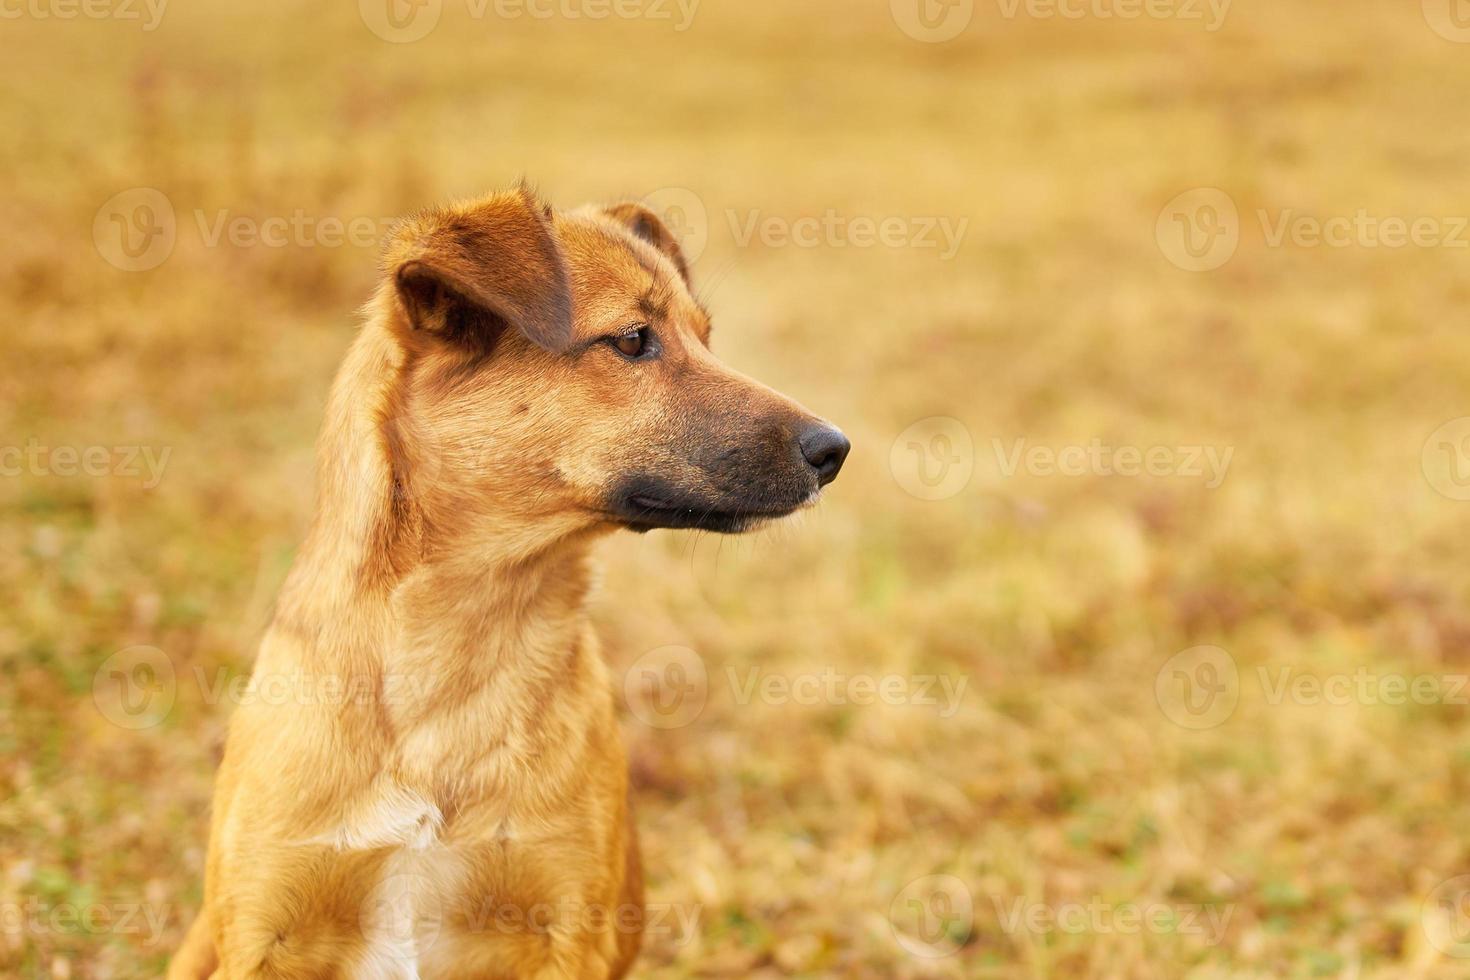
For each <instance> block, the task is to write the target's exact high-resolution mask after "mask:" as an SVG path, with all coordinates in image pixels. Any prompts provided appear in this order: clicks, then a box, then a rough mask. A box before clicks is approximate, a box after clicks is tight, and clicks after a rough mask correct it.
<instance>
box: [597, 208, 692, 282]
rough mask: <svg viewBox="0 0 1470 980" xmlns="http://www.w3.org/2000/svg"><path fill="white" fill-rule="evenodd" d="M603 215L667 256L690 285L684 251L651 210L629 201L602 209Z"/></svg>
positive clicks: (677, 240)
mask: <svg viewBox="0 0 1470 980" xmlns="http://www.w3.org/2000/svg"><path fill="white" fill-rule="evenodd" d="M603 213H604V214H606V215H607V216H608V217H610V218H612V219H613V220H615V221H619V222H622V223H623V224H624V225H626V226H627V227H628V230H629V231H631V232H633V234H634V235H636V236H638V237H639V238H641V239H643V240H644V241H645V242H647V243H648V244H650V245H652V246H653V247H654V248H656V249H658V250H659V251H660V252H662V253H664V254H665V255H667V256H668V257H669V259H670V261H672V262H673V263H674V267H675V268H677V269H678V270H679V275H680V276H682V277H683V278H684V282H685V283H686V284H690V285H692V283H690V279H689V263H688V262H686V261H685V259H684V250H683V249H681V248H680V247H679V239H677V238H675V237H674V233H673V232H671V231H669V227H668V225H666V224H664V223H663V221H662V220H661V219H660V218H659V216H658V215H656V214H654V213H653V211H652V210H651V209H649V208H647V207H645V206H644V205H642V204H639V203H637V202H634V201H630V202H627V203H624V204H614V205H612V206H611V207H607V208H603Z"/></svg>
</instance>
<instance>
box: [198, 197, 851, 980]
mask: <svg viewBox="0 0 1470 980" xmlns="http://www.w3.org/2000/svg"><path fill="white" fill-rule="evenodd" d="M709 336H710V321H709V316H708V315H707V314H706V313H705V311H704V310H703V309H701V308H700V306H699V304H698V303H697V302H696V301H695V300H694V298H693V296H692V295H691V293H690V289H689V271H688V268H687V266H686V264H685V261H684V258H683V256H682V254H681V253H680V251H679V246H678V245H677V244H676V242H675V241H674V238H673V236H672V235H670V234H669V232H668V231H667V229H666V228H665V227H664V226H663V225H662V224H661V223H660V222H659V220H658V219H657V218H656V217H654V215H653V214H652V213H650V212H649V211H647V210H646V209H644V208H642V207H640V206H638V205H634V204H625V205H620V206H617V207H612V208H606V209H598V208H589V209H584V210H581V211H577V212H574V213H570V214H559V213H554V212H553V211H552V210H551V209H550V208H548V207H546V206H544V205H542V204H541V203H539V202H538V201H537V200H536V199H535V197H534V196H533V195H532V194H531V193H530V192H529V191H528V190H527V189H525V188H522V189H520V190H517V191H512V192H509V193H503V194H497V195H494V196H491V197H489V198H487V199H484V200H481V201H477V202H474V203H470V204H466V205H462V206H456V207H451V208H446V209H442V210H436V211H433V212H430V213H427V214H425V215H423V216H420V217H418V218H416V219H413V220H410V221H408V222H406V223H405V224H404V225H403V226H402V227H401V228H400V229H399V230H398V231H397V232H396V233H395V234H394V236H393V237H392V240H391V242H390V244H389V246H388V249H387V254H386V276H385V281H384V283H383V285H382V286H381V288H380V289H379V290H378V292H377V295H376V297H375V298H374V299H373V301H372V302H371V303H370V304H369V307H368V317H367V322H366V325H365V326H364V328H363V330H362V333H361V335H360V336H359V337H358V339H357V341H356V343H355V344H354V345H353V347H352V350H351V352H350V353H349V354H348V357H347V361H346V363H345V365H344V366H343V368H342V371H341V373H340V375H339V376H338V378H337V381H336V384H335V386H334V388H333V391H332V396H331V401H330V404H329V406H328V411H327V420H326V425H325V427H324V430H323V432H322V436H321V442H320V449H319V467H320V473H321V476H320V490H319V493H320V500H319V503H318V511H317V515H316V518H315V521H314V524H313V526H312V530H311V533H310V535H309V537H308V539H307V541H306V543H305V545H304V546H303V548H302V551H301V554H300V557H299V558H298V560H297V562H296V565H295V567H294V568H293V569H292V572H291V575H290V578H289V579H288V581H287V583H286V586H285V588H284V590H283V592H282V594H281V597H280V601H279V605H278V609H277V612H276V616H275V619H274V621H273V623H272V625H271V627H270V630H269V631H268V633H267V634H266V636H265V638H264V640H263V642H262V645H261V649H260V655H259V659H258V662H257V665H256V668H255V673H254V676H253V678H252V682H251V688H250V696H249V697H247V698H245V699H244V703H243V704H242V705H241V706H240V708H239V710H237V712H236V713H235V715H234V718H233V719H232V721H231V725H230V737H229V742H228V745H227V748H226V751H225V758H224V762H223V764H222V765H221V767H220V773H219V781H218V785H217V788H216V792H215V799H214V816H213V826H212V831H211V841H210V851H209V861H208V869H207V874H206V887H205V907H204V910H203V911H202V913H201V914H200V916H199V918H198V920H197V921H196V922H195V924H194V926H193V927H192V929H191V930H190V932H189V935H188V938H187V939H186V940H185V943H184V947H183V949H182V950H181V951H180V952H179V953H178V955H177V956H176V957H175V959H174V962H173V965H172V967H171V969H170V972H169V976H170V977H171V978H174V980H185V978H187V980H195V978H206V977H214V978H215V980H257V978H258V980H267V978H269V980H329V978H371V980H408V978H424V980H431V978H452V980H468V978H502V977H503V978H520V977H539V978H552V977H568V978H572V977H575V978H583V977H589V978H590V977H597V978H603V977H619V976H622V975H623V974H624V973H625V972H626V971H627V969H628V966H629V964H630V963H631V962H632V960H633V957H634V956H635V955H636V952H637V948H638V941H639V931H640V928H641V917H642V889H641V881H640V874H639V863H638V850H637V842H636V839H635V836H634V829H633V825H632V822H631V820H630V817H629V812H628V780H627V772H626V765H625V762H624V757H623V749H622V746H621V744H620V741H619V737H618V728H617V725H616V722H615V718H614V707H613V695H612V689H611V685H610V683H609V680H608V676H607V671H606V668H605V667H604V665H603V662H602V659H601V655H600V653H599V650H598V646H597V640H596V637H595V636H594V635H593V633H592V631H591V630H590V628H589V626H588V620H587V615H586V612H585V609H584V607H585V603H586V599H587V593H588V586H589V569H588V551H589V547H590V545H591V544H592V542H593V541H594V540H595V539H597V538H598V537H600V536H601V535H603V534H605V533H606V532H608V531H610V530H612V529H615V528H619V527H625V528H632V529H634V530H638V531H647V530H650V529H653V528H703V529H706V530H712V531H718V532H729V533H733V532H738V531H741V530H745V529H747V528H749V527H751V526H753V525H755V524H757V523H759V522H761V521H763V520H767V519H771V518H777V517H781V516H783V515H786V514H790V513H791V512H792V511H795V510H796V509H798V508H800V507H802V506H804V505H806V504H808V503H810V502H812V501H813V500H814V499H815V498H816V496H817V494H818V492H819V490H820V488H821V487H822V486H823V485H825V484H826V483H828V482H829V481H830V480H831V479H832V478H833V477H834V476H836V474H837V471H838V469H839V468H841V466H842V462H843V459H844V458H845V457H846V455H847V450H848V444H847V440H846V439H844V438H843V436H842V434H841V433H840V432H838V431H837V430H836V429H834V428H832V427H831V426H830V425H827V424H825V423H823V422H820V421H818V420H817V419H815V418H813V417H812V416H811V415H809V414H808V413H807V412H806V411H804V410H803V409H802V408H801V407H800V406H798V405H796V404H794V403H793V402H791V401H790V400H788V399H786V398H783V397H782V396H781V395H778V394H777V393H775V392H773V391H771V390H770V389H768V388H765V387H763V386H761V385H760V384H758V383H756V382H754V381H751V380H750V379H748V378H745V377H742V376H741V375H739V374H737V373H735V372H734V371H731V370H729V369H728V368H725V367H723V366H722V365H721V364H720V363H719V362H718V361H716V360H715V358H714V357H713V356H712V355H711V354H710V352H709V349H708V345H709ZM507 910H509V911H510V913H511V914H506V913H507Z"/></svg>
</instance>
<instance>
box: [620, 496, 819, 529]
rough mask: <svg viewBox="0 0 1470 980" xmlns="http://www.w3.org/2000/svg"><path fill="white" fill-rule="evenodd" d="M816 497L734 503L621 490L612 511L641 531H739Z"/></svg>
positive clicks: (778, 516)
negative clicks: (623, 491) (622, 491)
mask: <svg viewBox="0 0 1470 980" xmlns="http://www.w3.org/2000/svg"><path fill="white" fill-rule="evenodd" d="M815 497H816V494H815V493H810V494H806V495H804V496H802V497H801V498H800V499H797V500H793V501H773V500H763V501H759V502H752V503H748V504H746V503H740V504H732V503H730V502H725V501H721V502H707V501H699V500H695V499H692V498H689V497H683V496H675V495H673V494H664V493H656V492H650V491H648V490H638V491H632V492H628V493H624V494H619V495H618V497H617V504H616V506H615V507H614V508H613V513H614V516H615V517H616V519H617V520H618V522H619V523H621V524H622V525H623V526H624V527H626V528H628V529H629V530H632V531H637V532H639V533H640V534H642V533H645V532H647V531H654V530H659V529H665V530H697V531H714V532H716V533H718V534H740V533H741V532H743V531H749V530H752V529H754V528H755V527H756V526H757V525H759V524H762V523H764V522H766V521H774V520H780V519H781V518H783V517H789V516H790V515H791V514H793V513H795V512H796V511H798V510H800V509H801V508H802V507H803V506H805V505H806V504H807V503H810V502H811V500H813V499H814V498H815Z"/></svg>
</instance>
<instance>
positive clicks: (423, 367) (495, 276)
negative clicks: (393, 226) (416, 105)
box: [380, 188, 848, 533]
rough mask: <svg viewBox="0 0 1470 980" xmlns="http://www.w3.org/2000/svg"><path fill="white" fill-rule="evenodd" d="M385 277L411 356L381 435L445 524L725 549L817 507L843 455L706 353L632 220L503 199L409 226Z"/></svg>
mask: <svg viewBox="0 0 1470 980" xmlns="http://www.w3.org/2000/svg"><path fill="white" fill-rule="evenodd" d="M385 272H386V277H387V279H386V283H385V289H384V291H383V293H382V294H380V295H381V297H382V300H383V302H384V303H386V304H387V308H388V320H389V326H390V329H391V330H392V332H393V333H394V334H395V336H396V339H397V340H398V342H399V343H401V344H402V345H403V347H404V350H405V356H404V358H403V367H402V369H401V371H400V384H399V385H398V387H397V390H396V392H395V393H394V395H393V397H392V407H391V411H390V412H389V413H388V415H387V417H386V418H385V419H384V420H383V426H384V436H385V439H386V441H387V442H388V444H389V446H390V455H391V456H392V457H393V458H394V460H395V463H394V468H395V480H397V481H399V482H400V483H402V484H403V486H404V487H405V489H406V490H407V491H408V492H409V493H411V494H413V495H414V497H415V498H416V499H418V500H420V501H423V502H425V503H426V504H432V505H433V506H434V507H435V508H437V509H439V510H441V511H445V512H452V511H454V510H456V509H475V510H483V509H484V508H485V507H486V506H487V505H488V506H489V507H493V508H496V509H498V511H499V512H500V513H502V514H518V515H524V516H525V517H526V518H528V519H532V520H539V521H545V520H550V519H557V520H558V522H559V523H563V524H564V523H566V521H567V520H568V519H570V520H571V521H573V522H574V523H576V522H580V523H583V524H588V525H591V524H599V523H601V524H613V525H621V526H624V527H629V528H632V529H634V530H638V531H646V530H650V529H653V528H701V529H705V530H710V531H719V532H727V533H734V532H738V531H742V530H746V529H748V528H750V527H752V526H754V525H756V524H758V523H759V522H761V521H763V520H766V519H771V518H778V517H782V516H785V515H787V514H790V513H792V512H793V511H795V510H797V509H799V508H801V507H803V506H804V505H806V504H809V503H811V502H812V501H814V500H815V499H816V497H817V495H818V493H819V492H820V490H821V488H822V487H823V486H825V485H826V484H828V483H830V482H831V481H832V479H833V478H834V477H836V476H837V472H838V470H840V469H841V468H842V463H843V460H844V459H845V458H846V456H847V452H848V442H847V439H846V438H844V437H843V435H842V433H841V432H840V431H838V430H837V429H836V428H834V427H833V426H832V425H830V424H828V423H826V422H824V421H822V420H821V419H818V418H816V417H815V416H813V415H812V414H811V413H810V412H808V411H806V410H805V409H803V408H802V407H801V406H800V405H798V404H796V403H795V402H793V401H792V400H791V399H789V398H786V397H784V396H782V395H780V394H778V393H776V392H775V391H772V390H771V389H769V388H767V387H765V386H764V385H762V384H760V383H759V382H756V381H754V380H752V379H750V378H747V377H745V376H743V375H741V374H739V373H738V372H736V371H734V370H731V369H730V368H728V367H726V366H725V365H723V364H721V363H720V362H719V361H718V360H717V359H716V358H715V357H714V355H713V354H712V353H710V347H709V344H710V329H711V324H710V317H709V314H708V313H707V312H706V311H705V310H704V309H703V308H702V307H701V306H700V304H699V302H698V301H697V300H696V299H695V297H694V295H693V294H692V292H691V290H690V278H689V269H688V265H687V263H686V262H685V260H684V256H683V254H682V253H681V252H680V249H679V245H678V243H677V241H676V240H675V238H674V236H673V235H672V234H670V232H669V231H668V229H667V228H666V227H665V226H664V225H663V223H662V222H661V221H659V219H658V218H657V217H656V216H655V215H654V214H653V213H652V212H650V211H649V210H647V209H646V208H644V207H642V206H641V205H637V204H623V205H617V206H613V207H607V208H586V209H582V210H579V211H575V212H571V213H559V212H553V211H552V210H551V209H550V208H548V207H546V206H545V205H543V204H542V203H540V202H539V201H537V200H536V198H535V197H534V195H533V194H531V193H530V192H529V191H528V190H527V189H525V188H521V189H519V190H516V191H512V192H508V193H502V194H496V195H493V196H491V197H489V198H487V199H484V200H480V201H477V202H474V203H471V204H467V205H461V206H456V207H452V208H448V209H443V210H438V211H434V212H431V213H428V214H425V215H422V216H420V217H418V218H415V219H412V220H410V221H408V222H405V223H404V225H403V226H402V227H401V228H400V229H399V230H398V232H397V233H396V234H395V235H394V236H393V238H392V239H391V241H390V244H389V248H388V251H387V268H386V270H385ZM416 464H424V465H416Z"/></svg>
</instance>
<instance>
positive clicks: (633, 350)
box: [612, 327, 653, 360]
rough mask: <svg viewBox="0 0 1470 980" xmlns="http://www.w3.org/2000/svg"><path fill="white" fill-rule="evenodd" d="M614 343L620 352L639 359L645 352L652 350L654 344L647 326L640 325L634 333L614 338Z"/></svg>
mask: <svg viewBox="0 0 1470 980" xmlns="http://www.w3.org/2000/svg"><path fill="white" fill-rule="evenodd" d="M612 345H613V346H614V347H616V348H617V351H618V353H619V354H622V355H623V356H624V357H626V358H628V359H629V360H637V359H638V358H640V357H643V356H644V355H645V354H649V353H651V352H652V349H653V344H652V342H651V337H650V334H649V330H648V328H647V327H640V328H639V329H638V330H637V331H636V332H634V333H625V334H622V335H621V336H618V337H614V338H612Z"/></svg>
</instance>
